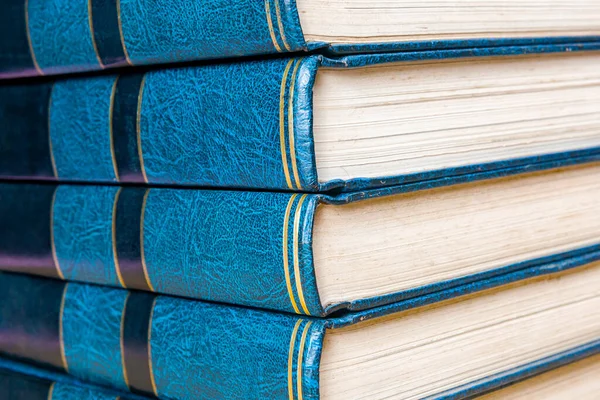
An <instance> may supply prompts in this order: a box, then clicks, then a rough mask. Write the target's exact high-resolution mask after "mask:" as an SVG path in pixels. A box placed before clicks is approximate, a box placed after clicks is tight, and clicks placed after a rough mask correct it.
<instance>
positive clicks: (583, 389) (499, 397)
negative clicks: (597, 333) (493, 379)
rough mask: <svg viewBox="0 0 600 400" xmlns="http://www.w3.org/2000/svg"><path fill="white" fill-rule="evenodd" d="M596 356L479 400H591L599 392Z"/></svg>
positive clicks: (599, 360) (599, 362) (599, 370)
mask: <svg viewBox="0 0 600 400" xmlns="http://www.w3.org/2000/svg"><path fill="white" fill-rule="evenodd" d="M599 376H600V355H595V356H592V357H589V358H584V359H583V360H579V361H577V362H574V363H572V364H568V365H566V366H563V367H561V368H557V369H555V370H551V371H549V372H546V373H544V374H541V375H539V376H536V377H534V378H530V379H527V380H524V381H522V382H519V383H516V384H514V385H509V386H506V387H504V388H502V389H500V390H497V391H494V392H492V393H490V394H488V395H485V396H482V397H481V400H516V399H523V400H525V399H530V400H538V399H539V400H542V399H543V400H562V399H579V400H594V399H596V398H597V397H598V393H600V379H598V377H599Z"/></svg>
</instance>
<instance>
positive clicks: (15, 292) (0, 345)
mask: <svg viewBox="0 0 600 400" xmlns="http://www.w3.org/2000/svg"><path fill="white" fill-rule="evenodd" d="M0 274H1V279H0V304H2V310H1V314H0V332H4V333H5V334H2V335H0V352H1V353H3V354H6V355H10V356H12V357H15V358H19V359H24V360H26V361H27V362H32V361H33V360H35V362H36V363H40V364H42V365H43V366H44V367H51V368H53V369H58V370H60V371H64V365H63V360H62V356H61V344H60V318H61V305H62V300H63V296H64V292H65V287H66V283H64V282H60V281H56V280H53V279H45V278H33V277H30V276H27V275H19V274H10V273H6V272H3V273H0Z"/></svg>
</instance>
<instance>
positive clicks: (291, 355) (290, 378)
mask: <svg viewBox="0 0 600 400" xmlns="http://www.w3.org/2000/svg"><path fill="white" fill-rule="evenodd" d="M301 323H302V320H301V319H299V320H298V321H297V322H296V325H295V326H294V330H293V331H292V337H291V340H290V350H289V352H288V398H289V400H294V350H295V349H294V347H295V346H296V336H297V334H298V328H299V327H300V324H301Z"/></svg>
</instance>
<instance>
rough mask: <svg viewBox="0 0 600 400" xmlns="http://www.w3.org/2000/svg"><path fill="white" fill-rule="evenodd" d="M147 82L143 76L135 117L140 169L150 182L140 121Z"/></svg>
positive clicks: (145, 180) (145, 179) (146, 180)
mask: <svg viewBox="0 0 600 400" xmlns="http://www.w3.org/2000/svg"><path fill="white" fill-rule="evenodd" d="M145 83H146V75H144V77H143V78H142V83H141V84H140V91H139V93H138V104H137V113H136V118H135V133H136V136H137V146H138V157H139V158H140V169H141V170H142V176H143V177H144V182H146V183H148V177H147V176H146V168H145V167H144V153H143V152H142V132H141V131H142V128H141V125H140V121H141V118H142V100H143V98H144V84H145Z"/></svg>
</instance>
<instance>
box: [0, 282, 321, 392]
mask: <svg viewBox="0 0 600 400" xmlns="http://www.w3.org/2000/svg"><path fill="white" fill-rule="evenodd" d="M0 289H1V290H0V299H1V300H2V301H0V315H1V316H2V318H0V333H1V335H0V337H2V340H1V341H0V352H2V353H4V354H7V355H9V356H12V357H18V358H21V359H25V360H28V361H33V362H37V363H40V362H42V363H44V364H47V361H48V360H42V359H41V358H43V357H45V356H46V355H47V354H54V355H55V356H54V358H53V360H52V363H51V365H54V366H55V367H56V368H59V369H61V370H63V371H65V372H68V373H69V374H70V375H72V376H74V377H75V378H77V379H81V380H83V381H87V382H92V383H95V384H101V385H104V386H111V387H113V388H116V389H120V390H130V391H132V392H135V393H140V394H150V395H155V396H157V397H159V398H169V399H172V398H173V399H174V398H177V399H203V398H219V399H237V398H240V397H243V398H248V399H264V398H289V399H316V398H318V394H319V392H318V391H319V388H318V365H319V362H320V354H321V353H320V352H321V346H322V341H323V337H324V333H325V328H326V321H324V320H316V319H311V318H304V317H300V316H293V315H287V314H277V313H270V312H265V311H260V310H254V309H250V308H235V307H227V306H224V305H218V304H211V303H202V302H199V301H191V300H185V299H178V298H173V297H169V296H156V295H153V294H149V293H144V292H137V291H132V292H129V291H126V290H121V289H113V288H108V287H102V286H94V285H84V284H77V283H63V282H60V281H56V280H49V279H42V278H33V277H29V276H25V275H18V274H7V273H2V274H0ZM39 296H43V297H39ZM32 310H33V311H35V312H33V313H32V312H30V311H32Z"/></svg>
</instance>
